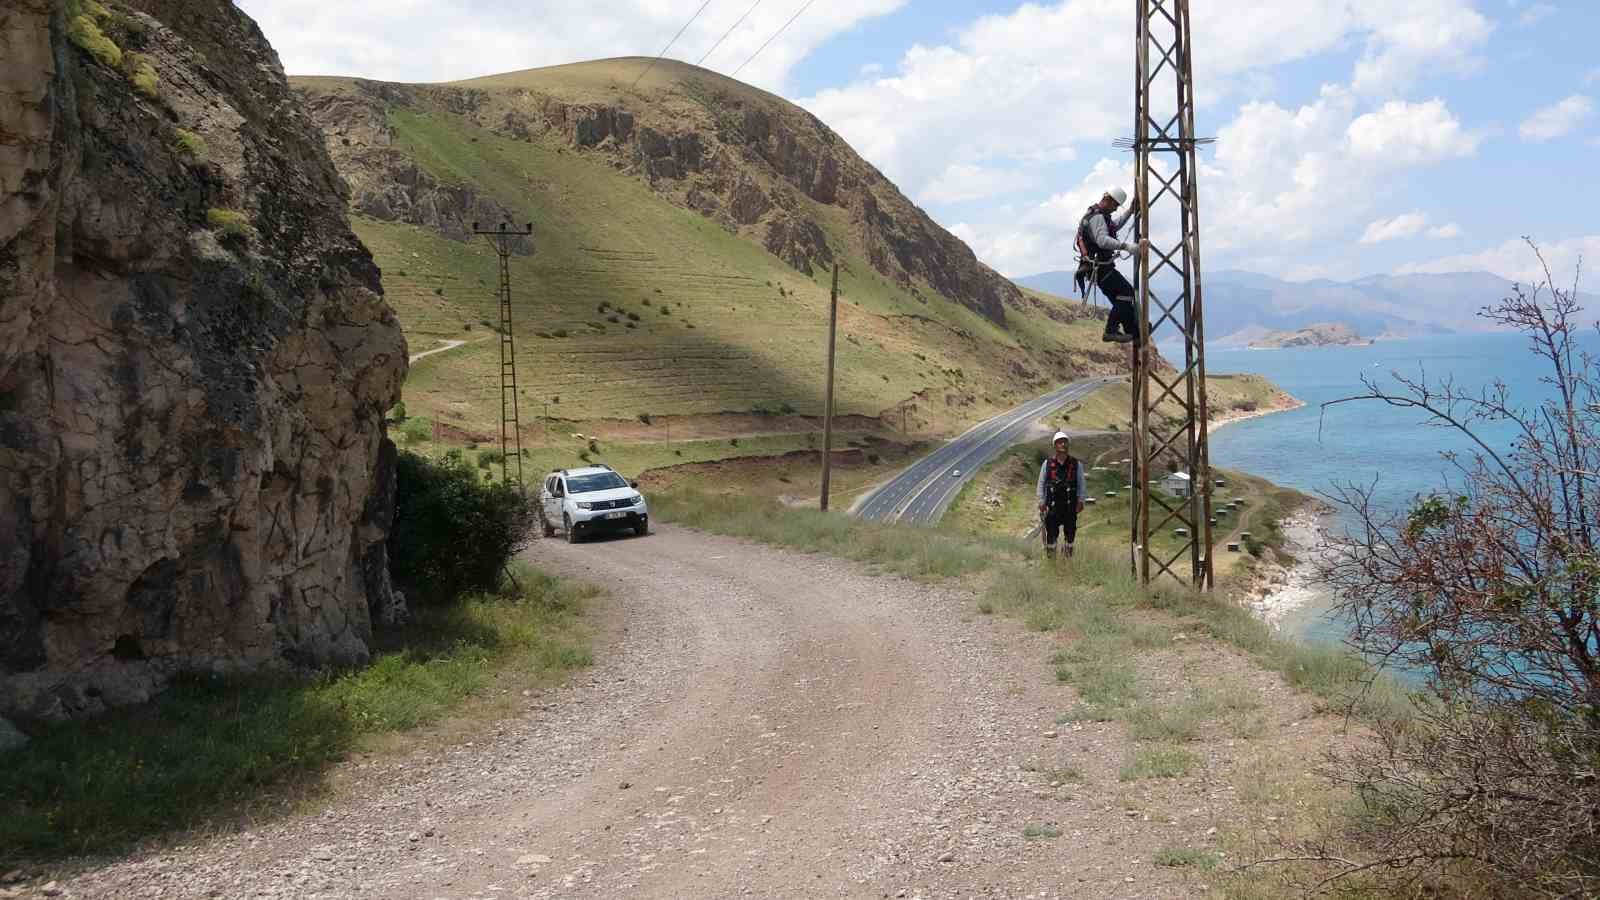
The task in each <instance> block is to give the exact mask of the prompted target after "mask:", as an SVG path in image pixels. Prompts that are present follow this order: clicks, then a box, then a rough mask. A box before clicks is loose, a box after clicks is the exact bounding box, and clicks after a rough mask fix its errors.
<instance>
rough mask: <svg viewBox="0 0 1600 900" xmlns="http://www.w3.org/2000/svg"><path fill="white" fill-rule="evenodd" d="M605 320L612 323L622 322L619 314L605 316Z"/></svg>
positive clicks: (619, 323) (618, 323)
mask: <svg viewBox="0 0 1600 900" xmlns="http://www.w3.org/2000/svg"><path fill="white" fill-rule="evenodd" d="M606 321H607V322H610V323H611V324H613V325H621V324H622V317H621V316H606Z"/></svg>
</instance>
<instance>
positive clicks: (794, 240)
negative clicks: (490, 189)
mask: <svg viewBox="0 0 1600 900" xmlns="http://www.w3.org/2000/svg"><path fill="white" fill-rule="evenodd" d="M604 65H606V63H604V62H601V63H588V64H579V65H577V66H560V67H555V68H553V69H548V70H533V71H531V72H519V73H513V74H511V75H505V76H496V77H493V78H488V79H483V80H480V81H474V82H467V83H464V85H462V86H449V85H446V86H433V85H400V84H386V83H383V82H374V81H365V80H360V79H357V80H354V81H351V80H346V79H322V78H306V79H297V80H296V87H297V90H298V91H300V92H301V94H302V96H303V97H304V98H305V102H306V105H307V107H308V108H309V109H310V110H312V114H313V116H314V117H315V119H316V121H317V124H318V125H320V126H321V127H322V129H323V132H324V133H325V134H326V135H327V136H328V146H329V149H330V151H331V152H332V153H333V157H334V162H335V163H336V164H337V165H338V167H339V171H340V173H341V174H342V175H343V176H344V177H345V178H346V179H348V180H349V181H350V183H351V185H352V187H353V188H354V193H355V199H354V208H355V209H356V210H357V211H359V212H362V213H364V214H367V215H371V216H373V217H375V218H379V219H387V220H390V221H403V222H410V223H412V224H418V225H427V226H430V227H436V228H437V229H438V230H439V231H441V232H442V233H444V234H446V236H454V235H453V234H452V233H451V231H450V230H449V229H448V227H446V226H442V225H433V224H431V223H430V222H428V221H425V220H424V219H423V218H419V217H418V215H417V214H416V213H415V212H413V210H415V209H416V208H417V207H418V206H421V205H424V204H423V203H422V202H421V201H419V200H418V199H416V195H417V194H418V193H419V191H417V190H414V189H413V188H411V187H410V185H411V184H412V183H413V182H414V181H416V180H418V179H417V178H416V177H415V176H414V175H413V174H412V173H413V172H414V171H415V169H416V166H415V165H412V164H409V163H406V162H404V161H403V160H401V159H399V158H398V157H397V156H396V157H395V158H391V157H388V156H385V155H384V152H379V151H377V150H370V149H363V148H389V147H390V146H391V144H392V136H393V133H392V130H386V129H388V126H387V121H388V117H389V116H390V115H393V114H396V113H399V114H408V113H429V114H434V113H446V114H448V115H450V116H456V117H459V118H460V119H461V120H462V121H461V123H460V124H462V125H467V126H471V127H474V128H481V129H486V130H488V131H492V132H495V133H497V134H499V135H503V136H505V137H508V138H511V139H513V140H519V141H533V140H539V141H544V142H548V143H554V144H556V145H558V146H560V147H561V148H562V149H563V150H565V151H567V152H573V153H580V154H594V155H596V156H598V157H601V158H602V159H604V160H605V161H606V162H607V163H608V164H609V165H611V166H613V167H614V168H617V169H621V170H624V171H627V172H630V173H633V174H636V175H638V176H639V177H640V178H642V179H644V181H645V182H646V183H648V184H649V185H650V187H651V189H653V190H654V191H655V192H656V193H657V194H659V195H661V196H662V197H664V198H665V199H667V200H669V201H671V202H672V203H675V204H677V205H678V206H681V207H684V208H686V209H693V210H696V211H698V212H699V213H701V214H702V215H705V216H707V217H709V218H712V219H714V220H716V221H718V222H719V223H721V224H722V226H723V227H724V228H727V229H728V230H729V231H732V232H734V233H736V234H739V235H741V236H742V237H744V238H746V239H748V240H750V241H751V242H753V243H756V244H759V245H761V246H763V247H765V248H766V249H767V250H768V251H770V252H771V253H773V254H774V255H776V256H778V257H779V258H781V259H782V260H783V261H784V262H786V263H788V264H789V265H790V266H792V267H794V268H795V269H798V270H799V271H801V272H804V273H806V274H807V275H810V274H812V273H813V272H814V271H815V268H816V267H827V266H829V265H831V264H832V263H833V260H834V252H835V249H837V248H838V247H837V245H838V244H839V243H841V242H846V241H847V242H849V243H850V244H852V245H853V249H855V250H857V251H858V252H859V254H860V256H862V257H864V258H865V259H866V260H867V261H868V262H869V263H870V265H871V266H872V267H873V269H875V270H876V271H877V272H878V273H879V274H880V275H882V276H884V277H885V278H888V279H892V280H893V281H895V282H897V283H899V284H901V285H903V286H905V287H907V288H912V289H915V290H921V289H922V287H924V286H925V287H927V288H931V289H932V291H933V292H935V293H938V294H941V295H943V296H944V297H946V298H948V299H950V300H953V301H955V302H957V303H960V304H962V305H963V306H966V307H967V308H969V309H972V310H974V311H976V312H979V313H981V314H982V315H984V316H987V317H989V318H990V319H993V320H994V321H996V322H1004V321H1005V315H1006V313H1005V310H1006V307H1008V306H1010V307H1017V306H1019V305H1021V304H1023V303H1024V302H1026V301H1025V298H1024V295H1023V294H1022V292H1021V291H1020V290H1018V289H1017V287H1016V286H1015V285H1013V284H1012V283H1011V282H1010V281H1007V280H1006V279H1005V278H1003V277H1002V276H1001V275H1000V274H999V273H997V272H995V271H994V270H992V269H990V268H989V267H987V266H985V265H983V264H982V263H981V262H979V261H978V258H977V256H976V255H975V254H973V252H972V250H971V249H970V248H968V247H967V245H966V244H964V243H962V242H961V240H960V239H958V238H957V237H955V236H954V235H952V234H951V233H950V232H948V231H946V230H945V229H943V228H941V227H939V225H938V224H937V223H935V222H934V221H933V220H932V219H931V218H929V217H928V216H927V214H926V213H924V212H923V211H922V210H921V209H918V208H917V207H916V205H914V204H913V203H911V201H910V200H908V199H906V197H905V195H903V194H901V193H900V191H899V189H898V188H896V187H895V186H894V185H893V184H892V183H891V182H890V181H889V180H888V179H887V178H885V177H883V175H882V174H881V173H880V172H878V170H877V169H875V168H873V167H872V166H871V165H870V164H868V163H867V162H866V161H865V160H863V159H862V158H861V157H860V156H858V155H856V153H855V151H854V150H852V149H851V148H850V146H849V145H848V144H846V143H845V141H844V140H843V139H842V138H840V137H839V135H837V134H835V133H834V132H833V130H832V129H830V128H828V126H826V125H824V124H823V123H822V122H821V121H820V120H819V119H817V118H816V117H815V116H813V115H811V114H810V113H807V112H806V111H805V110H803V109H800V108H799V107H797V106H795V105H793V104H791V103H788V102H787V101H784V100H783V99H781V98H779V97H775V96H773V95H771V94H766V93H764V92H761V91H757V90H754V89H753V88H750V87H749V86H748V85H743V84H740V83H738V82H735V81H732V80H730V79H727V78H723V77H722V76H720V75H717V74H716V73H713V72H709V71H706V70H704V69H697V68H695V67H693V66H688V65H685V64H682V63H676V62H671V61H662V62H661V63H660V64H659V65H658V66H657V68H656V71H657V72H666V73H668V76H667V80H668V82H669V83H671V84H672V85H673V87H672V88H670V89H669V91H668V93H667V94H666V95H665V96H659V95H655V94H651V95H645V94H642V93H630V92H627V91H623V90H622V89H621V86H620V85H615V86H608V87H607V88H606V90H605V91H604V93H605V95H606V96H605V98H604V99H597V98H596V97H595V96H594V91H593V90H586V89H585V88H583V87H582V86H581V85H582V82H583V78H584V77H585V76H584V75H583V70H584V69H585V67H590V66H604ZM385 152H387V153H388V154H396V155H398V153H399V151H397V150H393V149H389V150H387V151H385ZM397 172H398V173H400V174H399V175H398V176H397V175H396V174H395V173H397ZM534 174H537V173H534ZM424 177H425V176H424ZM396 182H397V183H398V184H397V185H396V186H391V187H388V188H385V189H384V190H385V191H387V193H386V194H384V196H383V201H384V202H381V203H378V202H372V197H373V193H372V191H370V190H369V189H368V187H367V186H368V185H390V184H391V183H396ZM453 190H456V191H460V192H463V193H461V194H460V195H459V197H460V199H459V201H458V202H456V203H454V205H452V206H451V207H450V208H451V209H452V210H453V212H452V213H451V214H453V215H454V216H455V217H456V218H457V219H460V218H462V217H468V216H470V215H472V214H477V213H471V214H469V213H468V212H466V211H465V208H466V207H468V206H471V205H472V204H479V203H483V202H485V201H484V200H482V199H481V198H478V197H477V195H476V194H475V193H474V192H473V188H472V187H471V186H470V185H461V186H456V187H454V188H453ZM428 192H432V193H433V194H434V195H435V196H436V195H437V192H438V189H437V188H436V187H434V186H432V185H430V186H429V187H428V189H427V191H422V192H421V193H428ZM395 193H407V194H410V195H411V197H410V198H409V200H408V201H407V202H389V200H390V198H391V196H392V195H393V194H395ZM478 215H480V218H482V215H481V214H478ZM446 218H447V217H446ZM832 223H838V224H837V225H836V226H835V227H834V229H833V231H832V232H831V233H830V232H829V230H828V228H827V227H826V226H827V225H829V224H832Z"/></svg>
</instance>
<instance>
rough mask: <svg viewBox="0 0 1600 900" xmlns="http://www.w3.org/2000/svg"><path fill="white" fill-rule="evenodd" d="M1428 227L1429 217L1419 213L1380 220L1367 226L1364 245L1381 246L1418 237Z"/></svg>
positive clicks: (1362, 239)
mask: <svg viewBox="0 0 1600 900" xmlns="http://www.w3.org/2000/svg"><path fill="white" fill-rule="evenodd" d="M1427 227H1428V217H1427V216H1426V215H1423V214H1422V213H1419V212H1413V213H1406V214H1404V215H1399V216H1395V217H1394V218H1392V219H1379V220H1377V221H1376V222H1373V223H1372V224H1370V225H1368V226H1367V230H1366V231H1365V232H1363V233H1362V235H1361V243H1363V244H1381V243H1383V242H1384V241H1394V240H1399V239H1401V238H1408V237H1416V236H1417V235H1419V234H1421V233H1422V231H1423V229H1425V228H1427Z"/></svg>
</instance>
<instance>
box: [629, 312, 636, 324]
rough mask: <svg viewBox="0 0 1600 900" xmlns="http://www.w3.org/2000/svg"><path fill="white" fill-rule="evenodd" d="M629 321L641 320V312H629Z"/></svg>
mask: <svg viewBox="0 0 1600 900" xmlns="http://www.w3.org/2000/svg"><path fill="white" fill-rule="evenodd" d="M628 321H630V322H637V321H639V314H638V313H636V312H629V313H628Z"/></svg>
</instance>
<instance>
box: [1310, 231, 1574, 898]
mask: <svg viewBox="0 0 1600 900" xmlns="http://www.w3.org/2000/svg"><path fill="white" fill-rule="evenodd" d="M1530 247H1531V248H1532V250H1533V252H1534V253H1535V254H1538V248H1537V247H1536V246H1533V245H1532V242H1530ZM1540 261H1541V262H1543V257H1542V256H1540ZM1577 296H1578V291H1577V284H1576V279H1575V282H1574V285H1573V287H1572V289H1571V290H1564V289H1561V288H1557V287H1555V285H1554V279H1553V278H1551V276H1550V272H1549V269H1548V266H1547V267H1546V268H1545V281H1544V283H1543V284H1541V285H1538V286H1537V287H1534V288H1531V289H1524V288H1522V287H1521V286H1518V287H1517V288H1516V289H1515V293H1514V294H1513V296H1511V297H1509V298H1507V299H1505V300H1503V301H1501V302H1500V303H1499V304H1498V305H1496V306H1493V307H1490V308H1487V309H1485V310H1484V311H1483V312H1482V313H1481V315H1482V316H1483V317H1484V318H1486V319H1487V320H1489V321H1490V322H1493V323H1495V324H1496V325H1500V326H1504V327H1508V328H1514V329H1516V330H1518V331H1520V332H1522V333H1523V334H1524V335H1526V336H1527V337H1528V339H1529V342H1530V348H1531V351H1532V353H1533V355H1534V356H1535V357H1536V358H1537V359H1538V361H1539V364H1540V366H1541V367H1542V368H1543V369H1544V370H1545V372H1546V374H1545V377H1544V378H1543V382H1544V384H1545V385H1546V386H1547V389H1548V390H1547V396H1546V397H1545V398H1543V399H1542V400H1541V401H1540V402H1539V403H1538V404H1537V405H1534V406H1531V407H1525V406H1522V405H1519V404H1520V403H1521V402H1526V400H1527V398H1513V397H1512V396H1510V393H1509V392H1508V390H1507V388H1506V386H1505V385H1504V384H1502V383H1498V382H1497V383H1495V384H1493V385H1492V386H1490V387H1489V388H1487V389H1484V390H1481V391H1478V392H1476V393H1473V392H1468V391H1464V390H1462V389H1460V388H1458V387H1457V386H1456V385H1455V384H1454V383H1452V382H1450V381H1445V382H1443V383H1429V382H1427V381H1426V380H1422V379H1416V380H1410V379H1400V387H1399V389H1397V390H1388V389H1383V388H1380V387H1379V386H1378V385H1377V384H1376V383H1373V382H1368V384H1367V391H1366V392H1365V393H1364V394H1362V395H1360V396H1358V397H1352V398H1347V400H1341V401H1336V402H1341V403H1342V402H1348V401H1353V400H1366V401H1374V400H1375V401H1380V402H1383V403H1387V404H1390V405H1393V406H1399V407H1405V408H1410V409H1415V410H1419V411H1421V412H1422V413H1424V414H1425V415H1426V417H1427V420H1428V421H1429V422H1430V423H1431V424H1435V425H1438V426H1441V427H1445V428H1449V429H1454V430H1457V431H1459V432H1461V433H1462V434H1464V435H1466V436H1467V437H1469V438H1470V439H1471V441H1472V442H1473V444H1474V446H1475V447H1476V448H1477V449H1476V451H1475V452H1472V453H1470V454H1467V455H1463V456H1460V457H1456V456H1448V457H1447V458H1448V459H1450V461H1451V462H1452V463H1453V464H1454V465H1455V467H1456V472H1457V476H1456V477H1455V478H1454V479H1453V483H1452V484H1450V485H1449V486H1448V488H1447V490H1445V491H1443V492H1440V493H1437V494H1433V495H1431V496H1427V497H1423V498H1419V499H1418V500H1417V501H1416V502H1415V503H1414V504H1413V505H1412V506H1411V508H1410V509H1408V510H1404V511H1402V512H1399V513H1388V512H1384V511H1381V510H1380V509H1378V508H1377V506H1376V505H1375V503H1374V502H1373V498H1372V496H1371V493H1370V491H1369V490H1366V489H1362V488H1358V487H1350V488H1345V489H1341V490H1340V491H1339V492H1338V499H1339V500H1340V501H1341V502H1342V503H1343V504H1344V505H1345V506H1346V507H1348V508H1349V509H1350V510H1352V511H1354V512H1355V513H1356V515H1357V519H1358V521H1359V523H1360V524H1359V526H1358V528H1357V529H1356V530H1355V531H1354V532H1353V533H1352V534H1350V535H1347V536H1346V537H1344V538H1343V539H1340V540H1337V541H1335V548H1334V549H1335V550H1336V551H1337V552H1335V553H1334V554H1330V556H1329V561H1328V562H1327V563H1326V564H1325V569H1326V571H1325V575H1326V577H1327V579H1328V580H1329V582H1330V583H1331V585H1332V586H1333V587H1334V589H1335V591H1336V592H1337V594H1338V595H1339V596H1340V597H1341V612H1343V613H1344V614H1345V615H1346V616H1347V617H1348V618H1349V619H1350V621H1351V622H1352V623H1353V627H1352V633H1351V635H1352V641H1353V643H1354V644H1355V646H1356V647H1357V648H1358V649H1360V650H1361V651H1362V652H1363V653H1365V654H1368V655H1369V656H1370V657H1374V658H1377V659H1380V660H1383V661H1385V662H1386V663H1392V664H1398V665H1400V666H1403V667H1405V668H1408V669H1411V670H1413V671H1415V672H1420V673H1422V675H1423V676H1424V685H1425V687H1424V691H1423V697H1422V699H1420V700H1419V702H1418V704H1417V707H1416V714H1415V716H1414V717H1412V718H1411V719H1410V720H1409V721H1407V722H1405V723H1404V724H1403V726H1402V725H1399V724H1395V725H1390V726H1380V728H1379V729H1378V734H1377V739H1376V740H1375V741H1374V742H1373V743H1372V744H1371V745H1370V746H1369V747H1367V748H1366V749H1365V750H1363V751H1361V752H1359V753H1357V754H1355V755H1354V756H1353V757H1352V758H1350V759H1347V760H1344V761H1343V765H1342V766H1341V767H1340V770H1339V777H1340V778H1341V780H1344V781H1346V782H1347V783H1348V784H1349V785H1351V786H1352V787H1353V788H1354V789H1355V791H1356V793H1357V796H1358V797H1359V799H1360V800H1361V802H1362V805H1363V808H1364V811H1365V813H1366V814H1367V816H1368V817H1369V819H1370V824H1372V825H1374V826H1376V829H1377V831H1376V832H1375V835H1374V836H1375V837H1376V839H1377V843H1378V844H1379V845H1380V846H1381V847H1382V848H1383V851H1382V853H1381V854H1380V855H1381V856H1382V857H1384V860H1383V861H1384V862H1388V863H1391V864H1393V865H1391V866H1390V867H1386V868H1387V870H1388V871H1391V872H1394V873H1398V874H1397V876H1396V877H1403V878H1407V879H1414V878H1417V877H1418V876H1420V875H1423V874H1425V873H1438V872H1455V873H1461V872H1463V871H1465V872H1467V873H1469V874H1471V875H1473V876H1476V877H1486V878H1489V879H1491V880H1493V881H1495V882H1500V883H1502V884H1504V885H1508V886H1514V887H1511V888H1510V889H1511V890H1513V891H1514V892H1517V893H1521V892H1524V891H1526V892H1531V893H1532V894H1533V895H1534V896H1541V897H1580V896H1595V895H1596V894H1597V893H1600V813H1597V810H1600V547H1597V544H1600V360H1597V359H1596V358H1595V357H1593V356H1591V355H1589V354H1587V353H1585V352H1583V351H1582V350H1581V349H1580V348H1579V347H1578V344H1577V338H1578V337H1579V335H1580V333H1586V332H1587V331H1588V330H1589V329H1588V328H1587V327H1585V326H1583V325H1581V324H1580V323H1579V321H1578V314H1579V313H1580V312H1581V309H1580V307H1579V306H1578V304H1577ZM1397 377H1398V376H1397ZM1487 423H1495V424H1496V425H1497V426H1499V427H1504V426H1507V425H1509V426H1510V427H1511V428H1512V429H1513V430H1514V432H1515V439H1514V440H1513V441H1512V442H1511V444H1510V446H1509V447H1504V446H1496V445H1495V444H1493V443H1491V442H1490V441H1489V440H1487V439H1485V438H1483V437H1481V436H1480V435H1479V434H1478V430H1481V429H1480V426H1482V425H1484V424H1487ZM1352 868H1354V867H1352ZM1363 868H1364V866H1363Z"/></svg>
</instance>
